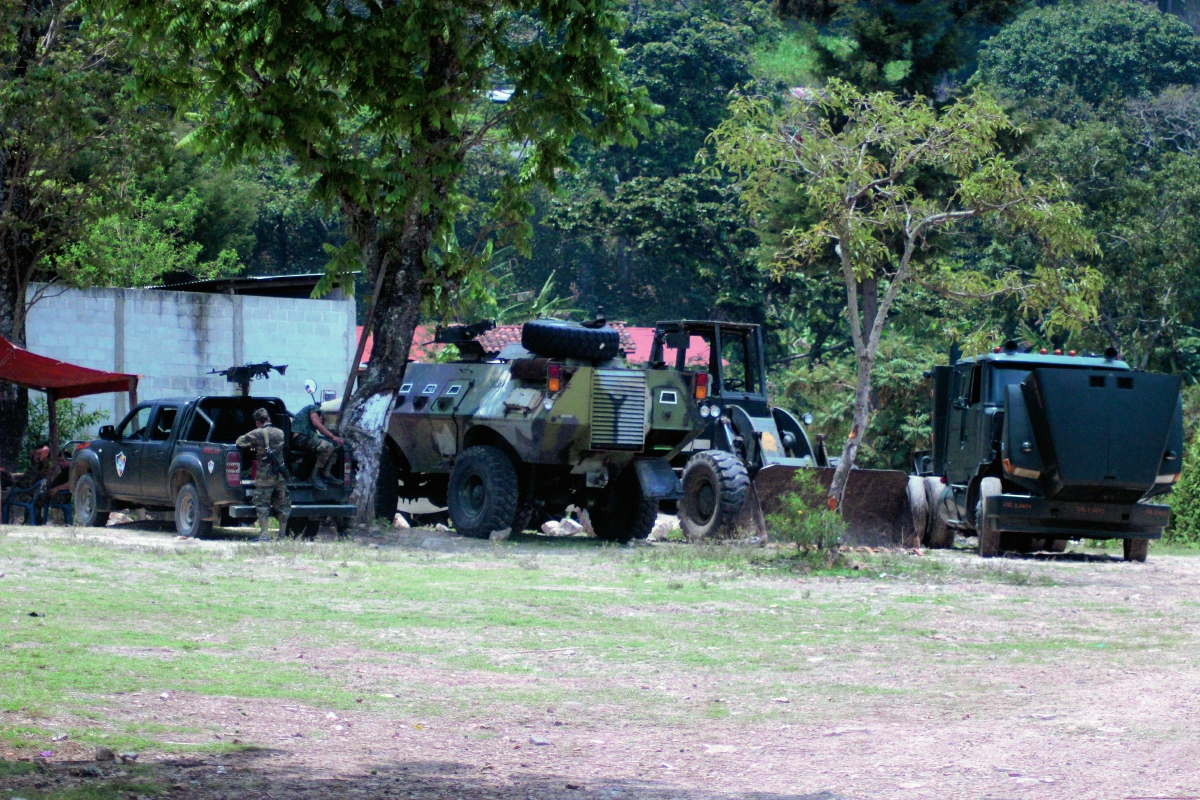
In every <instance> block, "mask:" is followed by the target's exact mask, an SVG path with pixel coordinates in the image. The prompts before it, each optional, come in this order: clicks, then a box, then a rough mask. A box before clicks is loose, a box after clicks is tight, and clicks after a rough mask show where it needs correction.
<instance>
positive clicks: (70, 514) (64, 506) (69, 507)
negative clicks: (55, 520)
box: [42, 492, 75, 525]
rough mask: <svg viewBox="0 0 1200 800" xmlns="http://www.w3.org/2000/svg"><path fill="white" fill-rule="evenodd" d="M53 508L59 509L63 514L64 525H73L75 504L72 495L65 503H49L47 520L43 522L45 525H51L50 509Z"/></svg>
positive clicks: (68, 496) (47, 505)
mask: <svg viewBox="0 0 1200 800" xmlns="http://www.w3.org/2000/svg"><path fill="white" fill-rule="evenodd" d="M60 494H61V492H60ZM52 508H57V509H58V510H59V511H61V512H62V515H63V524H64V525H71V524H72V523H73V522H74V521H75V503H74V502H73V501H72V500H71V496H70V495H67V501H66V502H65V503H47V504H46V512H45V514H46V518H45V519H44V520H42V524H43V525H49V524H50V509H52Z"/></svg>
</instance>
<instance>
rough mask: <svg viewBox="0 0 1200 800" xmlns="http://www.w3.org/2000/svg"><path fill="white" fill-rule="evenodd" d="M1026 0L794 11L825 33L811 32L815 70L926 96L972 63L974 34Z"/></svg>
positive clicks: (880, 1)
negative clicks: (820, 34)
mask: <svg viewBox="0 0 1200 800" xmlns="http://www.w3.org/2000/svg"><path fill="white" fill-rule="evenodd" d="M1023 5H1024V2H1023V0H968V1H967V2H953V0H920V2H906V1H905V0H826V2H821V3H813V2H809V3H806V4H801V7H799V8H797V12H798V15H799V16H801V18H803V19H807V20H809V21H811V22H814V23H817V24H823V23H824V21H825V20H828V21H829V24H828V26H827V35H824V36H814V37H813V38H812V40H811V41H812V48H813V51H814V54H815V56H816V60H817V67H818V72H819V73H820V75H821V76H822V77H825V78H840V79H842V80H844V81H847V82H849V83H852V84H854V85H855V86H856V87H858V88H860V89H863V90H888V91H895V92H899V93H900V94H902V95H907V96H912V95H917V94H922V95H926V96H930V95H934V94H935V93H937V94H942V93H945V92H947V91H948V90H949V89H950V88H951V87H952V85H953V83H954V80H955V78H956V77H957V76H958V75H959V74H960V72H961V71H963V70H964V69H966V70H969V68H970V67H971V66H972V64H973V62H974V58H975V54H976V50H977V47H978V44H979V42H980V41H981V40H982V39H984V38H986V37H987V36H988V35H990V34H991V33H993V32H994V31H995V30H996V29H997V28H998V27H999V26H1000V25H1001V24H1003V23H1004V22H1005V21H1007V20H1008V19H1009V18H1010V17H1011V16H1012V15H1013V14H1014V13H1015V12H1016V11H1018V10H1019V9H1020V8H1021V7H1022V6H1023Z"/></svg>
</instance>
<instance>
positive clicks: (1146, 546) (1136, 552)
mask: <svg viewBox="0 0 1200 800" xmlns="http://www.w3.org/2000/svg"><path fill="white" fill-rule="evenodd" d="M1123 543H1124V545H1125V560H1126V561H1145V560H1146V556H1148V555H1150V540H1149V539H1125V540H1123Z"/></svg>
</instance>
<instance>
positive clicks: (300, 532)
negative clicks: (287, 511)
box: [287, 517, 321, 539]
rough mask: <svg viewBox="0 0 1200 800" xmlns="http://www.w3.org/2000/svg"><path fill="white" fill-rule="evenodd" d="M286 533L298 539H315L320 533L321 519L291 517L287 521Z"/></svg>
mask: <svg viewBox="0 0 1200 800" xmlns="http://www.w3.org/2000/svg"><path fill="white" fill-rule="evenodd" d="M287 532H288V535H290V536H295V537H296V538H298V539H315V538H316V536H317V534H318V533H320V532H321V518H320V517H293V518H291V519H289V520H288V529H287Z"/></svg>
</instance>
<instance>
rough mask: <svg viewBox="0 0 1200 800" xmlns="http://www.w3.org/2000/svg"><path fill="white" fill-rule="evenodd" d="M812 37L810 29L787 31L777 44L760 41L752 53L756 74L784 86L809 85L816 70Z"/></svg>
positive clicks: (776, 40)
mask: <svg viewBox="0 0 1200 800" xmlns="http://www.w3.org/2000/svg"><path fill="white" fill-rule="evenodd" d="M812 36H813V34H812V33H811V32H810V31H808V30H802V31H788V32H787V33H784V34H783V35H782V36H780V37H779V38H778V39H775V40H774V41H771V40H766V41H764V42H761V43H760V44H759V45H758V46H757V47H756V48H755V49H754V50H753V51H752V53H753V57H754V71H755V73H756V74H757V75H758V76H759V77H760V78H763V79H766V80H769V81H778V82H779V83H782V84H784V85H785V86H804V85H806V84H808V83H810V82H811V81H812V78H813V75H814V74H815V73H816V69H817V58H816V54H815V53H814V52H813V47H812V44H811V39H812Z"/></svg>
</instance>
